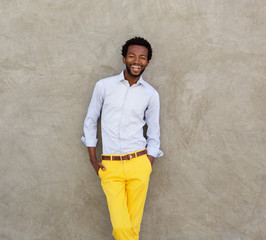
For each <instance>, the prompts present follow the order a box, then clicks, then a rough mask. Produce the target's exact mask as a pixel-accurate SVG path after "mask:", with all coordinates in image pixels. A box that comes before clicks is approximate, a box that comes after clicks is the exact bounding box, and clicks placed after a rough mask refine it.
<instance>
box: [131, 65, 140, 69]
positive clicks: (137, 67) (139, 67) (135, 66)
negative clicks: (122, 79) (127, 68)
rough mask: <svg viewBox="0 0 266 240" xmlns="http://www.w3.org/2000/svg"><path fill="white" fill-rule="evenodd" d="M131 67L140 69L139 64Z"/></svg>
mask: <svg viewBox="0 0 266 240" xmlns="http://www.w3.org/2000/svg"><path fill="white" fill-rule="evenodd" d="M132 67H133V68H137V69H140V66H132Z"/></svg>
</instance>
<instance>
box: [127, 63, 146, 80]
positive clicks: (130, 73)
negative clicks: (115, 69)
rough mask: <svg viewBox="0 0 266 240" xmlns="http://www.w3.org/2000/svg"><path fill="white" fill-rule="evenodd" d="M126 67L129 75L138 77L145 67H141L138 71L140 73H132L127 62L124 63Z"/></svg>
mask: <svg viewBox="0 0 266 240" xmlns="http://www.w3.org/2000/svg"><path fill="white" fill-rule="evenodd" d="M126 69H127V72H128V74H129V75H130V76H131V77H134V78H138V77H140V76H141V74H142V73H143V72H144V71H145V68H143V69H142V70H141V71H140V73H139V74H137V75H136V74H133V73H132V72H131V70H130V66H129V65H128V64H126Z"/></svg>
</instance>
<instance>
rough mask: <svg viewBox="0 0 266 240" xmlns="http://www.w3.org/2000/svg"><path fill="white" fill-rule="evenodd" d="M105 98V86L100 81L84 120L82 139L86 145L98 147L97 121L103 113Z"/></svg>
mask: <svg viewBox="0 0 266 240" xmlns="http://www.w3.org/2000/svg"><path fill="white" fill-rule="evenodd" d="M103 100H104V88H103V85H102V83H101V82H100V81H99V82H97V83H96V85H95V88H94V91H93V94H92V98H91V102H90V105H89V108H88V112H87V115H86V118H85V120H84V127H83V131H84V136H82V138H81V141H82V142H83V143H84V144H85V146H86V147H96V144H97V142H98V139H97V122H98V119H99V116H100V114H101V109H102V105H103Z"/></svg>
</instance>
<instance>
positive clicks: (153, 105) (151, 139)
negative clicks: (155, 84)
mask: <svg viewBox="0 0 266 240" xmlns="http://www.w3.org/2000/svg"><path fill="white" fill-rule="evenodd" d="M159 118H160V99H159V94H158V93H157V92H156V91H155V92H154V94H153V95H152V97H151V99H150V101H149V105H148V108H147V110H146V111H145V119H146V123H147V126H148V129H147V151H148V155H151V156H153V157H161V156H163V152H162V151H161V150H160V123H159Z"/></svg>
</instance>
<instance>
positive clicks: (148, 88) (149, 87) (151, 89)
mask: <svg viewBox="0 0 266 240" xmlns="http://www.w3.org/2000/svg"><path fill="white" fill-rule="evenodd" d="M141 83H142V85H143V86H144V88H145V90H146V91H147V92H149V94H150V95H154V96H159V93H158V92H157V90H156V89H155V88H154V87H153V86H152V85H151V84H149V83H148V82H146V81H144V80H143V79H142V81H141Z"/></svg>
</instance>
